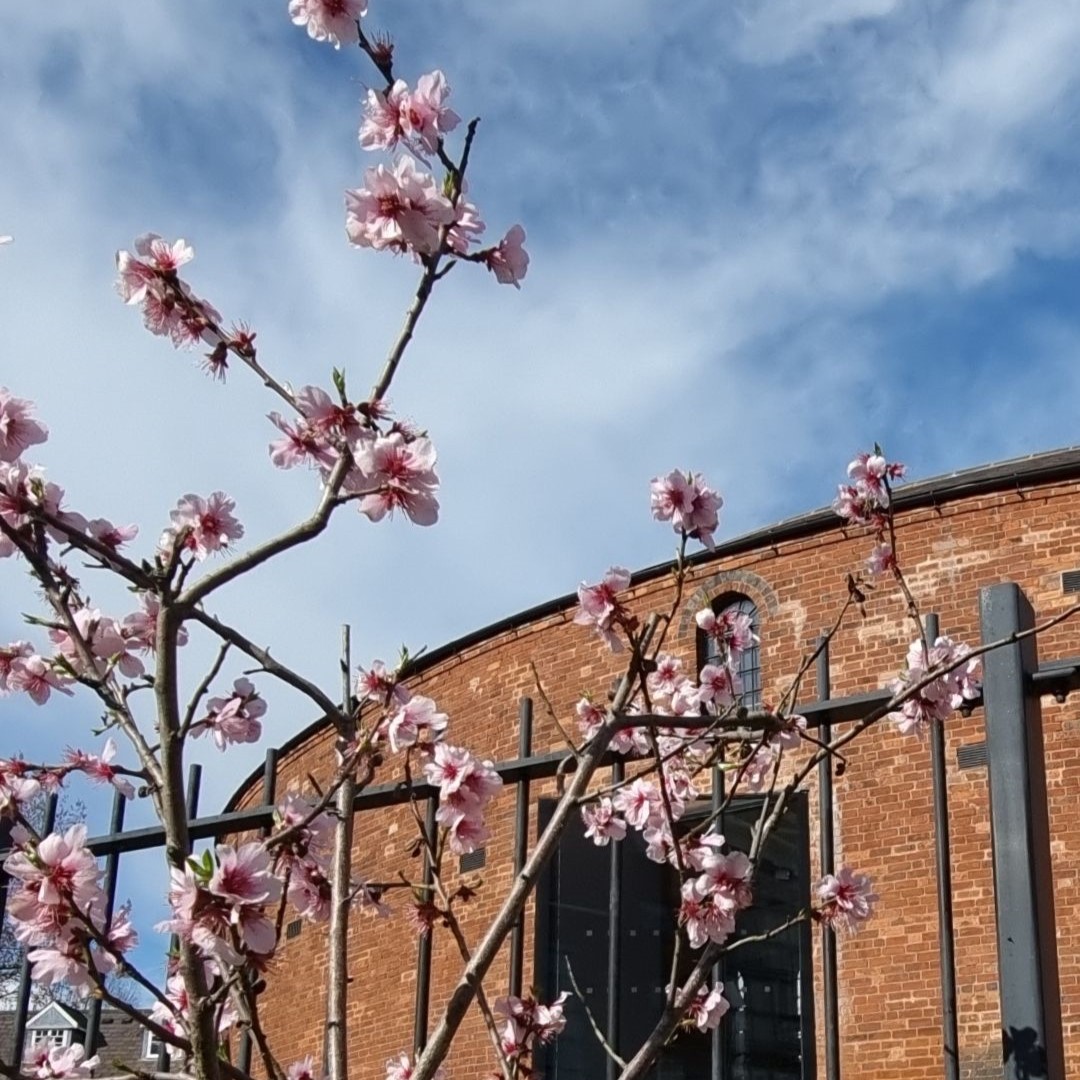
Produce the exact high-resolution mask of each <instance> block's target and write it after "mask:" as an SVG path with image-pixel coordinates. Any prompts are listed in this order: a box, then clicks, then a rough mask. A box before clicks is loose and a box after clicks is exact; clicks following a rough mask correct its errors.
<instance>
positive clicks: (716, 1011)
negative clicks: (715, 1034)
mask: <svg viewBox="0 0 1080 1080" xmlns="http://www.w3.org/2000/svg"><path fill="white" fill-rule="evenodd" d="M669 989H670V988H669ZM730 1008H731V1003H730V1002H729V1001H728V1000H727V998H725V997H724V995H723V994H722V993H721V992H720V990H719V989H717V988H715V987H713V988H711V989H710V988H709V987H708V986H703V987H701V989H700V990H698V992H697V994H696V995H695V997H694V1000H693V1001H692V1002H690V1006H689V1008H688V1009H687V1010H686V1019H687V1021H688V1022H690V1023H691V1024H693V1025H694V1026H695V1027H696V1028H697V1029H698V1031H713V1030H714V1029H716V1028H718V1027H719V1026H720V1021H721V1020H723V1018H724V1015H725V1014H726V1013H727V1011H728V1009H730Z"/></svg>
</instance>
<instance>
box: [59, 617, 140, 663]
mask: <svg viewBox="0 0 1080 1080" xmlns="http://www.w3.org/2000/svg"><path fill="white" fill-rule="evenodd" d="M72 620H73V622H74V623H75V629H76V631H77V634H78V639H79V640H75V639H73V638H72V636H71V635H70V634H69V633H68V632H67V631H66V630H50V631H49V638H50V640H52V641H53V642H54V644H55V645H56V647H57V650H58V652H59V654H60V655H61V656H62V657H63V658H64V660H65V661H66V663H67V664H68V665H69V666H70V667H71V670H72V671H74V672H76V673H77V674H80V675H91V674H96V675H98V676H104V675H105V674H106V672H108V671H109V669H110V668H112V667H116V668H117V669H119V671H120V673H121V674H122V675H126V676H127V677H128V678H129V679H131V678H135V677H137V676H139V675H141V674H142V673H143V663H142V661H141V660H140V659H139V658H138V657H137V656H135V655H133V653H132V652H131V651H130V650H131V648H132V645H133V643H132V642H131V641H130V640H129V638H127V637H125V635H124V630H123V627H122V626H121V625H120V623H118V622H117V621H116V619H113V618H110V617H109V616H107V615H102V613H101V612H100V611H99V610H98V609H97V608H91V607H87V606H83V607H81V608H79V610H78V611H76V612H74V613H73V616H72ZM135 647H138V646H137V645H136V646H135ZM87 652H89V654H90V655H91V657H93V658H94V662H93V665H92V666H91V664H90V663H89V662H88V661H87V659H86V653H87Z"/></svg>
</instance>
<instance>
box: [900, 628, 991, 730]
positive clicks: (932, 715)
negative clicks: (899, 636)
mask: <svg viewBox="0 0 1080 1080" xmlns="http://www.w3.org/2000/svg"><path fill="white" fill-rule="evenodd" d="M970 651H971V650H970V648H969V647H968V646H967V645H963V644H960V643H957V642H954V641H953V640H952V639H951V638H947V637H939V638H938V639H937V640H936V641H935V642H934V644H933V645H932V646H931V647H930V650H929V653H927V651H926V650H925V648H924V646H923V643H922V641H913V642H912V643H911V647H910V648H909V649H908V656H907V670H906V671H905V672H904V674H903V675H902V676H901V677H900V678H899V679H893V680H892V681H891V682H890V683H889V690H890V691H891V692H892V693H893V694H901V693H903V692H904V691H905V690H906V689H907V688H908V687H910V686H913V685H915V684H916V683H919V682H922V680H923V679H925V678H926V677H927V675H929V673H930V672H931V670H933V669H934V668H937V667H942V666H946V665H950V666H951V668H952V669H951V670H950V671H947V672H946V673H945V674H944V675H941V676H940V677H939V678H937V679H934V680H933V681H931V682H930V683H928V684H927V685H926V686H924V687H923V688H922V689H921V690H919V691H918V692H917V693H916V694H915V695H914V696H913V697H911V698H909V699H908V700H907V701H905V702H904V704H903V705H901V706H900V708H899V710H897V711H895V712H892V713H890V714H889V718H890V719H891V720H893V721H894V722H895V723H896V726H897V729H898V730H899V731H900V733H901V734H903V735H909V734H914V735H918V736H920V737H921V736H922V735H924V734H925V733H926V730H927V728H928V727H929V725H930V724H931V723H933V722H934V721H935V720H936V721H938V722H939V723H940V722H943V721H945V720H947V719H948V718H949V716H950V715H951V714H952V713H953V712H954V711H955V710H956V709H960V708H962V707H963V706H964V704H965V703H966V702H970V701H975V700H976V699H977V698H978V697H979V695H980V694H981V693H982V689H981V687H980V684H979V675H980V671H981V664H980V662H979V660H978V658H977V657H972V658H971V659H965V658H966V657H967V656H968V653H969V652H970Z"/></svg>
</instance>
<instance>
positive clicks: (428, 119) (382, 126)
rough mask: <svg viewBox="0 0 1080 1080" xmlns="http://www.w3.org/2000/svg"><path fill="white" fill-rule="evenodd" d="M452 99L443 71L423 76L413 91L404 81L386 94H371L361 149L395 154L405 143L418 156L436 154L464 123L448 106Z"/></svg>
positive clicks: (361, 132)
mask: <svg viewBox="0 0 1080 1080" xmlns="http://www.w3.org/2000/svg"><path fill="white" fill-rule="evenodd" d="M449 95H450V87H449V85H448V84H447V82H446V76H445V75H443V73H442V72H441V71H433V72H431V73H430V74H428V75H421V76H420V78H419V79H418V80H417V83H416V89H415V90H413V91H410V90H409V87H408V85H407V84H406V83H405V82H403V81H402V80H401V79H398V80H397V81H396V82H395V83H394V85H393V86H392V87H390V89H389V90H387V91H385V92H382V91H378V90H369V91H368V93H367V99H366V101H365V108H364V122H363V124H362V125H361V127H360V145H361V146H362V147H363V148H364V149H365V150H393V149H394V147H395V146H396V145H397V144H398V142H399V141H402V140H404V141H406V142H408V144H409V146H410V148H411V149H412V150H413V151H414V152H417V151H423V152H426V153H428V154H434V153H435V152H436V151H437V150H438V146H439V139H440V138H441V137H442V136H443V135H445V134H446V133H447V132H448V131H453V130H454V128H456V127H457V126H458V124H459V123H460V122H461V117H460V116H458V115H457V113H455V112H454V111H453V110H452V109H449V108H447V106H446V104H445V102H446V99H447V97H449Z"/></svg>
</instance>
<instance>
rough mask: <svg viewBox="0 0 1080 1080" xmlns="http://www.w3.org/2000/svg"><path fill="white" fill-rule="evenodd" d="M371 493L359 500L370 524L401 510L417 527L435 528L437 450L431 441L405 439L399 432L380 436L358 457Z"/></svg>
mask: <svg viewBox="0 0 1080 1080" xmlns="http://www.w3.org/2000/svg"><path fill="white" fill-rule="evenodd" d="M355 458H356V467H357V469H359V470H360V472H361V474H362V475H363V478H364V479H363V487H364V488H365V489H367V490H369V491H370V494H366V495H364V496H362V498H361V499H360V504H359V505H360V513H362V514H365V515H367V517H368V518H369V519H370V520H371V521H381V520H382V519H383V518H384V517H385V516H386V515H387V514H390V515H391V516H393V513H394V511H395V510H401V511H402V512H403V513H404V514H405V515H406V516H407V517H408V518H409V520H410V521H412V522H414V523H415V524H417V525H434V524H435V522H436V521H437V520H438V518H439V501H438V499H436V497H435V492H436V491H437V490H438V487H439V478H438V476H436V474H435V461H436V454H435V447H434V445H433V444H432V442H431V440H430V439H427V438H423V437H420V438H415V439H411V440H410V439H406V437H405V436H404V435H403V434H402V433H401V432H398V431H393V432H391V433H390V434H389V435H380V436H378V437H377V438H376V439H375V440H374V441H373V442H371V443H370V444H369V445H366V446H364V448H363V449H361V450H360V451H359V452H358V453H356V455H355Z"/></svg>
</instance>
